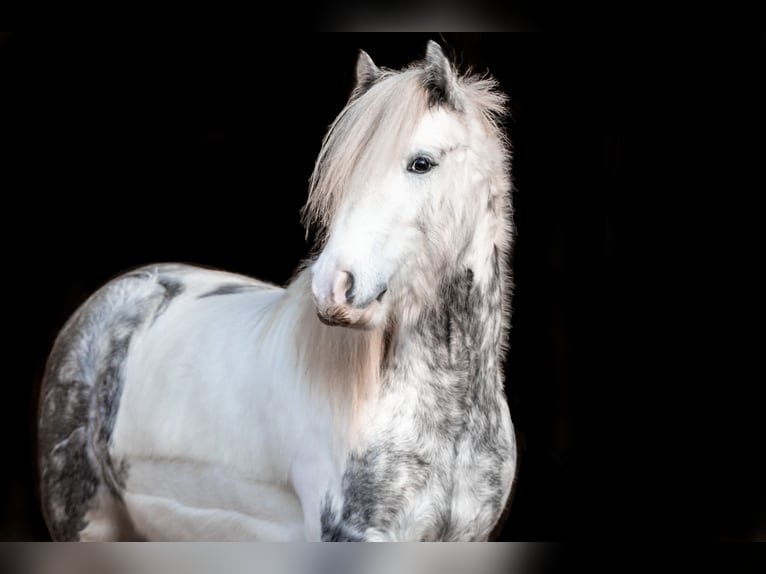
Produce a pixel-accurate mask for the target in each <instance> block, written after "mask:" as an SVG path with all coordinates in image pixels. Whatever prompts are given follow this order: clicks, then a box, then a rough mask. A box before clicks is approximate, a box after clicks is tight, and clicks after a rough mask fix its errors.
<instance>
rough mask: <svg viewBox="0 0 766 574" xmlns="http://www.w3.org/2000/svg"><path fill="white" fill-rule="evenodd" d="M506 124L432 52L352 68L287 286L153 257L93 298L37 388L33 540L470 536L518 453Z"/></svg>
mask: <svg viewBox="0 0 766 574" xmlns="http://www.w3.org/2000/svg"><path fill="white" fill-rule="evenodd" d="M506 114H507V96H506V95H505V94H504V93H503V92H502V90H501V89H500V87H499V84H498V83H497V81H496V80H495V79H493V78H492V77H491V76H490V75H489V73H486V74H482V75H477V74H474V73H471V72H465V73H464V72H460V71H459V70H458V69H457V68H456V67H455V66H454V65H453V63H452V62H451V60H450V59H449V58H447V57H446V56H445V54H444V51H443V50H442V48H441V47H440V46H439V45H438V44H437V43H435V42H433V41H430V42H429V43H428V45H427V48H426V51H425V56H424V57H423V58H422V59H420V60H417V61H414V62H412V63H411V64H409V65H408V66H406V67H404V68H402V69H398V70H394V69H390V68H385V67H378V66H377V65H376V64H375V63H374V62H373V60H372V59H371V58H370V56H369V55H368V54H367V53H366V52H364V51H362V50H360V51H359V53H358V59H357V63H356V77H355V84H354V86H353V89H352V90H351V93H350V96H349V99H348V101H347V103H346V104H345V107H344V108H343V109H342V111H341V112H340V113H339V115H338V116H337V117H336V118H335V120H334V121H333V122H332V124H331V125H330V126H329V127H328V129H327V132H326V134H325V136H324V138H323V140H322V143H321V148H320V151H319V154H318V157H317V158H316V162H315V165H314V170H313V173H312V174H311V177H310V180H309V182H308V183H309V185H308V198H307V201H306V203H305V206H304V207H303V209H302V211H301V219H302V223H303V224H304V226H305V228H306V230H307V237H308V236H309V233H310V232H312V234H311V236H312V237H313V238H314V242H313V245H314V247H313V249H312V251H310V252H309V255H307V257H306V259H305V260H304V261H303V262H302V263H301V264H299V265H298V268H297V270H296V272H295V274H294V275H293V277H292V279H291V280H290V281H288V282H287V284H286V286H284V287H281V286H277V285H273V284H270V283H268V282H264V281H260V280H257V279H255V278H251V277H247V276H244V275H240V274H236V273H231V272H227V271H223V270H218V269H212V268H205V267H201V266H196V265H193V264H181V263H157V264H152V265H145V266H142V267H140V268H137V269H133V270H130V271H126V272H123V273H122V274H121V275H119V276H117V277H116V278H114V279H112V280H110V281H108V282H107V283H106V284H104V285H103V286H102V287H101V288H99V289H98V290H96V291H95V292H94V293H93V294H92V295H90V297H89V298H88V299H87V300H85V302H84V303H82V305H81V306H80V307H79V308H78V309H77V310H76V311H75V312H74V313H73V314H72V316H71V317H70V318H69V319H68V321H67V322H66V323H65V324H64V326H63V327H62V328H61V330H60V331H59V333H58V335H57V337H56V339H55V341H54V343H53V346H52V349H51V351H50V354H49V356H48V359H47V362H46V366H45V371H44V374H43V380H42V386H41V398H40V403H39V408H38V416H37V421H38V437H39V438H38V464H39V469H40V470H39V477H38V478H39V484H40V501H41V507H42V511H43V516H44V518H45V521H46V524H47V526H48V529H49V532H50V534H51V538H52V539H53V540H63V541H112V540H159V541H162V540H174V541H184V540H188V541H205V540H254V541H299V540H300V541H302V540H308V541H436V540H439V541H484V540H488V539H489V538H490V535H491V533H492V531H493V528H495V527H496V526H497V525H498V524H500V523H501V522H502V521H501V518H503V517H504V516H505V514H506V511H507V508H506V507H507V505H508V504H509V501H510V499H511V490H512V485H513V483H514V478H515V474H516V459H517V455H516V440H515V434H514V427H513V424H512V421H511V417H510V409H509V406H508V401H507V399H506V395H505V390H504V381H505V375H504V373H503V367H504V360H505V356H506V353H507V340H508V334H509V329H510V314H511V308H510V305H511V288H512V277H511V269H510V267H511V266H510V261H509V259H510V254H511V250H512V244H513V237H514V227H513V218H512V202H511V174H510V165H511V164H510V156H511V153H510V143H509V141H508V138H507V136H506V134H505V131H504V128H503V121H504V117H505V115H506Z"/></svg>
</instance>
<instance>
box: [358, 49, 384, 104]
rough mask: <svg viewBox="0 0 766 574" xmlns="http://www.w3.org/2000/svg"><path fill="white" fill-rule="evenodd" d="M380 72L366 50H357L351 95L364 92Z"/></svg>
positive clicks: (378, 76)
mask: <svg viewBox="0 0 766 574" xmlns="http://www.w3.org/2000/svg"><path fill="white" fill-rule="evenodd" d="M381 74H382V72H381V71H380V68H378V67H377V66H376V65H375V62H373V61H372V58H370V56H369V55H368V54H367V52H365V51H364V50H359V57H358V58H357V60H356V85H355V86H354V91H353V92H352V95H353V96H358V95H360V94H363V93H364V92H366V91H367V90H368V89H369V87H370V86H371V85H372V84H374V83H375V81H376V80H377V79H378V78H380V76H381Z"/></svg>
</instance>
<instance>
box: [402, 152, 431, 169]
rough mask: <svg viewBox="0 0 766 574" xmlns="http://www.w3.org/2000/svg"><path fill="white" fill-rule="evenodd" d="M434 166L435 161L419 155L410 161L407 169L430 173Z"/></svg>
mask: <svg viewBox="0 0 766 574" xmlns="http://www.w3.org/2000/svg"><path fill="white" fill-rule="evenodd" d="M433 166H434V162H433V161H431V160H430V159H429V158H427V157H423V156H422V155H421V156H418V157H416V158H415V159H413V160H412V161H411V162H410V165H409V167H408V168H407V171H411V172H412V173H428V172H429V171H431V168H432V167H433Z"/></svg>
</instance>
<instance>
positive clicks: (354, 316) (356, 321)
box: [317, 291, 385, 330]
mask: <svg viewBox="0 0 766 574" xmlns="http://www.w3.org/2000/svg"><path fill="white" fill-rule="evenodd" d="M383 293H385V291H384V292H383ZM383 293H381V294H380V295H378V297H377V298H376V299H374V300H373V302H372V303H370V304H369V305H368V306H367V307H364V308H361V309H360V308H358V307H351V306H347V305H332V306H330V307H326V308H320V307H317V317H318V318H319V320H320V321H321V322H322V323H323V324H325V325H327V326H328V327H350V328H352V329H364V330H368V329H372V328H374V324H373V323H374V321H373V319H374V317H375V316H376V315H377V312H378V310H379V308H380V306H381V300H382V298H383Z"/></svg>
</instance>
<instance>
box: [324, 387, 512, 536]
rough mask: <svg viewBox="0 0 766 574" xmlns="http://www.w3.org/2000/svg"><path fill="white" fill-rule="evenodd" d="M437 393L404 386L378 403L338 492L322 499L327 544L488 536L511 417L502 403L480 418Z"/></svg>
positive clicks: (505, 465) (503, 492) (501, 488)
mask: <svg viewBox="0 0 766 574" xmlns="http://www.w3.org/2000/svg"><path fill="white" fill-rule="evenodd" d="M438 391H439V389H438V387H435V386H434V387H430V388H429V387H420V388H418V387H417V386H415V385H411V386H404V387H402V388H401V389H400V392H398V393H391V394H390V395H389V396H387V397H385V398H384V399H383V400H382V401H381V404H379V405H378V406H379V408H380V412H379V413H378V416H377V417H373V418H375V419H376V420H374V421H371V425H370V430H369V431H368V433H367V435H366V441H365V442H364V445H363V446H359V447H358V448H356V449H355V450H354V451H352V453H351V454H350V455H349V456H348V458H347V461H346V466H345V471H344V474H343V478H342V484H341V487H340V489H339V490H338V491H337V492H335V493H332V494H328V495H327V496H326V497H325V500H324V506H323V509H322V538H323V539H324V540H387V541H396V540H483V539H486V537H487V536H488V534H489V532H490V530H491V529H492V527H493V526H494V524H495V522H496V521H497V518H498V516H499V514H500V512H501V511H502V507H503V505H504V502H505V499H506V496H507V493H508V490H507V485H508V483H509V482H510V476H511V473H512V469H511V468H510V466H509V460H511V459H513V458H514V456H513V453H512V452H511V450H512V439H511V436H510V419H509V418H507V420H505V419H506V417H507V415H504V413H503V409H502V407H501V405H486V408H488V409H489V410H490V411H494V412H495V415H494V416H492V415H490V416H485V415H486V413H484V414H482V415H481V416H477V413H474V412H471V410H470V409H468V410H467V409H466V408H465V406H461V405H464V401H463V400H462V399H461V398H460V397H459V396H457V395H455V396H453V397H442V399H441V400H440V399H439V393H438ZM438 403H441V404H438ZM490 419H492V420H494V421H496V424H494V425H490V426H492V428H489V429H488V428H486V426H487V425H486V424H484V425H482V421H484V422H485V423H486V421H487V420H490ZM487 432H494V433H495V437H493V438H492V440H488V439H487Z"/></svg>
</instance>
